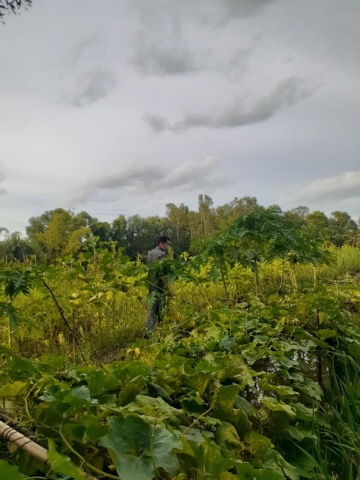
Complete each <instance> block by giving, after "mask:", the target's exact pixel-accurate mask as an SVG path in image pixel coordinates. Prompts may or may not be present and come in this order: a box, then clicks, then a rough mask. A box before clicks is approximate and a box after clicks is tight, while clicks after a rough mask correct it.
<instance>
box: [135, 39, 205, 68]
mask: <svg viewBox="0 0 360 480" xmlns="http://www.w3.org/2000/svg"><path fill="white" fill-rule="evenodd" d="M132 63H133V64H134V65H135V67H136V68H137V69H138V70H139V71H140V72H141V73H143V74H150V75H160V76H162V75H179V74H183V73H188V72H192V71H194V70H196V68H195V64H194V58H193V54H192V52H191V50H190V49H189V48H188V47H187V46H186V45H184V44H183V42H179V40H176V39H169V40H168V41H164V40H163V39H160V38H159V39H156V38H151V37H149V36H146V35H144V34H142V35H139V36H138V39H137V42H136V47H135V54H134V56H133V59H132Z"/></svg>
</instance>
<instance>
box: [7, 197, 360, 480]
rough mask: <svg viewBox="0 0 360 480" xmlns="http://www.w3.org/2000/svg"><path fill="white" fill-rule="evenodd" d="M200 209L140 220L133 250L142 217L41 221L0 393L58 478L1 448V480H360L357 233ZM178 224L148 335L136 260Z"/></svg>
mask: <svg viewBox="0 0 360 480" xmlns="http://www.w3.org/2000/svg"><path fill="white" fill-rule="evenodd" d="M199 200H200V202H199V211H198V212H190V211H189V210H188V209H187V208H186V207H184V206H181V207H175V206H168V215H167V217H166V218H163V219H161V218H157V217H156V220H155V219H141V218H140V217H137V220H138V223H136V222H130V226H131V225H134V224H136V225H138V226H139V230H137V232H138V235H135V234H134V230H133V238H134V239H135V238H136V237H137V236H138V238H142V239H143V241H144V240H145V239H147V240H148V238H149V237H147V235H150V234H149V232H150V231H151V235H152V237H151V239H150V240H149V241H148V243H147V245H146V246H145V243H141V242H139V243H138V244H137V246H136V249H135V250H134V251H133V252H132V253H131V256H130V257H129V256H127V255H126V254H125V253H126V248H129V246H130V243H131V242H130V240H131V236H130V234H127V233H126V232H130V231H131V229H130V228H129V223H128V222H129V221H130V219H128V220H126V221H125V219H123V220H124V222H120V221H119V222H116V221H114V223H113V224H112V225H105V227H106V228H104V230H101V229H100V225H97V228H98V231H97V232H98V235H96V234H95V231H94V230H92V228H95V225H96V222H95V223H94V219H92V220H90V219H89V218H88V219H87V220H88V223H87V224H86V223H84V222H83V223H81V221H80V218H81V217H82V218H85V217H86V214H84V213H82V214H78V215H75V214H73V213H71V212H65V211H63V210H56V211H54V212H47V213H46V214H44V215H43V216H42V217H40V218H37V219H31V220H30V227H29V228H28V239H26V240H24V242H26V245H27V246H29V247H30V246H31V248H32V249H33V250H32V251H29V252H26V253H25V254H24V255H23V256H22V257H21V258H20V259H19V260H16V259H15V258H14V257H11V256H10V255H9V256H6V255H5V257H6V259H5V257H4V262H3V264H2V266H1V269H0V288H1V298H0V313H1V320H0V321H1V323H0V340H1V344H2V346H1V350H0V358H1V361H0V377H1V387H0V397H1V398H2V401H3V409H4V411H5V410H6V415H8V416H10V417H12V418H13V419H15V420H16V421H17V422H19V423H20V424H21V425H22V426H23V427H26V428H27V429H28V430H30V431H31V432H33V434H34V435H35V437H36V439H37V441H38V442H39V443H41V444H42V445H44V446H45V447H46V448H48V449H49V459H50V461H49V463H50V467H49V466H44V465H42V464H40V463H39V462H38V461H36V460H34V459H33V458H31V457H30V456H29V455H28V454H27V453H25V452H24V451H14V449H13V448H11V447H9V445H7V444H6V443H5V441H3V442H0V458H2V459H0V479H4V480H5V479H6V480H11V479H13V480H19V479H25V478H33V479H35V478H43V477H45V476H47V478H50V479H55V478H62V479H65V478H68V479H69V478H75V479H80V478H85V477H84V472H88V473H89V474H91V475H92V476H93V477H95V478H115V479H118V478H120V479H124V480H130V479H131V480H134V479H139V480H142V479H144V480H145V479H148V480H151V479H153V478H157V479H163V480H165V479H177V480H185V479H191V480H205V479H214V480H215V479H218V480H232V479H236V478H239V479H244V480H253V479H258V480H281V479H292V480H297V479H306V478H310V479H326V480H327V479H329V480H330V479H339V480H340V479H341V480H343V479H348V480H351V479H354V480H355V479H357V478H359V472H360V435H359V420H360V419H359V401H360V393H359V392H360V388H359V387H360V385H359V383H360V381H359V380H360V375H359V373H360V367H359V357H360V327H359V320H360V315H359V311H360V289H359V275H360V249H359V247H358V243H357V242H358V228H357V225H356V223H355V222H353V221H352V220H351V219H350V217H349V216H348V215H347V214H345V213H343V212H334V214H333V215H332V218H330V219H327V217H326V216H325V215H323V214H320V212H318V213H316V212H314V213H316V215H315V218H314V213H313V214H311V213H309V212H308V211H307V210H306V209H304V208H302V209H297V210H296V211H292V212H282V211H281V210H280V209H279V208H278V207H270V208H263V207H260V206H258V205H256V201H252V202H250V200H251V199H247V200H246V201H245V200H244V199H242V200H237V201H234V202H232V203H231V204H228V205H227V206H223V207H218V208H217V209H214V208H212V205H211V199H209V197H200V199H199ZM252 200H254V199H252ZM250 203H252V204H251V206H249V204H250ZM205 204H206V206H205V207H204V205H205ZM245 204H246V205H247V206H248V207H249V208H248V209H245V206H244V205H245ZM240 206H241V208H242V210H241V208H240ZM237 208H238V209H237ZM171 212H172V213H173V214H174V212H175V213H177V214H179V217H177V216H176V217H175V218H176V219H177V220H178V223H176V221H175V219H174V216H172V217H171V216H170V213H171ZM180 214H181V215H182V216H181V215H180ZM190 214H191V215H190ZM311 216H312V217H311ZM309 217H310V218H309ZM195 218H196V221H195ZM54 219H55V220H54ZM190 219H192V222H193V223H191V222H190ZM311 219H312V220H311ZM320 219H321V221H320ZM325 219H326V220H325ZM66 220H67V221H68V223H67V227H68V228H67V229H65V228H64V229H63V230H62V238H63V240H64V242H63V243H62V244H61V245H60V244H59V243H56V239H60V238H61V235H60V234H59V230H57V228H55V227H56V226H59V225H64V223H62V222H65V223H66ZM170 220H171V221H170ZM317 221H318V222H317ZM186 222H188V223H186ZM97 223H98V222H97ZM335 224H336V225H337V227H336V228H335ZM74 225H76V228H75V227H73V226H74ZM114 225H118V227H119V225H123V226H124V229H123V230H122V232H123V233H122V234H121V235H122V236H121V235H119V237H118V238H116V237H115V236H114V231H115V230H114V228H115V227H114ZM150 225H153V230H151V229H150V227H149V229H148V230H147V229H146V228H145V227H146V226H150ZM340 225H341V227H340ZM140 226H141V228H140ZM59 228H60V227H59ZM176 228H178V230H176ZM85 229H89V230H85ZM105 231H106V232H108V233H107V234H109V236H108V237H107V238H106V237H102V236H101V232H105ZM119 231H121V229H120V227H119V230H118V232H119ZM169 231H170V232H171V235H172V238H173V244H174V247H175V248H174V250H176V251H175V252H174V253H175V254H174V255H173V256H171V258H167V259H165V260H163V261H160V262H157V263H156V264H154V265H152V266H151V267H150V269H154V270H156V271H157V272H158V273H159V274H160V275H163V276H165V277H166V278H167V280H168V301H167V305H166V314H165V320H164V323H163V324H161V325H159V327H158V328H157V330H156V331H155V332H154V335H153V336H152V337H151V339H149V340H145V339H144V338H143V327H144V321H145V316H146V309H147V288H146V287H147V275H148V273H149V272H148V270H149V268H148V267H146V266H145V265H144V264H143V262H142V261H141V258H140V257H138V256H137V255H138V254H140V255H141V254H142V253H143V252H144V251H146V250H147V249H148V248H149V244H150V246H151V244H152V243H153V242H154V240H155V239H156V237H157V235H158V234H160V233H168V232H169ZM56 232H57V233H58V235H56V234H55V233H56ZM64 232H66V234H67V236H64ZM80 232H81V234H80ZM144 232H145V233H144ZM126 235H129V236H128V237H127V236H126ZM9 240H11V238H8V239H6V240H4V242H3V243H6V242H8V241H9ZM121 241H123V242H124V243H121ZM127 241H128V242H129V244H127V243H126V242H127ZM36 242H38V243H36ZM181 242H183V243H181ZM190 242H191V246H189V245H190ZM70 245H73V246H74V248H73V249H72V248H70ZM75 245H76V247H77V248H75ZM182 245H183V246H182ZM185 246H186V248H185ZM120 247H123V248H120ZM36 249H37V250H36ZM178 252H184V253H182V254H181V255H179V254H178ZM127 253H129V252H127ZM150 273H152V272H150ZM4 411H3V414H4V413H5V412H4Z"/></svg>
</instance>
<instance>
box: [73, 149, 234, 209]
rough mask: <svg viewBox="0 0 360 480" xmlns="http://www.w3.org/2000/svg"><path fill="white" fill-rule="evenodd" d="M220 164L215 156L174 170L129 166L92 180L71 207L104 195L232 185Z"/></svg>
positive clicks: (83, 188) (196, 190)
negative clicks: (218, 168)
mask: <svg viewBox="0 0 360 480" xmlns="http://www.w3.org/2000/svg"><path fill="white" fill-rule="evenodd" d="M216 169H217V162H216V161H215V160H214V159H213V158H212V157H207V158H205V159H204V160H202V161H196V162H195V161H193V160H187V161H185V162H184V163H182V164H181V165H180V166H178V167H177V168H175V169H174V170H171V168H170V167H167V168H164V167H163V166H160V165H157V164H151V165H146V166H144V165H127V166H125V167H123V168H121V169H120V170H119V171H118V172H115V173H114V174H111V175H104V176H102V177H97V178H96V179H90V180H89V181H88V182H86V183H85V184H84V185H83V186H82V187H81V188H80V189H78V190H77V192H75V193H73V194H72V195H71V197H70V199H68V202H70V204H71V205H78V204H82V203H86V202H87V201H89V200H90V199H92V198H94V197H95V196H97V195H98V194H99V193H100V192H103V193H104V192H108V193H109V192H111V191H112V192H113V193H114V194H116V195H119V194H125V193H126V195H131V194H134V195H139V194H143V193H150V192H151V191H154V192H155V191H156V192H165V191H166V190H171V191H174V190H179V191H188V190H194V191H195V192H198V191H199V189H200V190H201V189H205V188H210V187H211V188H218V187H219V186H222V185H224V184H225V183H228V182H229V180H228V179H226V178H225V176H221V174H219V173H218V172H217V170H216Z"/></svg>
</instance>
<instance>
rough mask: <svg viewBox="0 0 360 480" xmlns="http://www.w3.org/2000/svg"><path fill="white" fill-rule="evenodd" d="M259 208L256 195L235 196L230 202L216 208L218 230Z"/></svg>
mask: <svg viewBox="0 0 360 480" xmlns="http://www.w3.org/2000/svg"><path fill="white" fill-rule="evenodd" d="M257 208H259V204H258V202H257V199H256V197H249V196H245V197H242V198H238V197H235V198H234V199H233V200H232V201H231V202H229V203H225V204H224V205H220V206H219V207H217V208H216V217H217V225H218V228H219V230H222V229H223V228H226V227H227V226H229V225H231V224H232V223H233V222H234V221H235V220H236V219H238V218H240V217H242V216H243V215H248V214H249V213H251V212H253V211H254V210H255V209H257Z"/></svg>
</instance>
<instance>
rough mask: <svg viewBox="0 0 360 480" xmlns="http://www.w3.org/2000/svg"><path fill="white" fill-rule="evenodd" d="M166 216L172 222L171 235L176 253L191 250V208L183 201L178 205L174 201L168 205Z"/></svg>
mask: <svg viewBox="0 0 360 480" xmlns="http://www.w3.org/2000/svg"><path fill="white" fill-rule="evenodd" d="M166 216H167V218H168V220H169V223H170V230H169V233H168V234H169V236H170V237H171V246H172V248H173V250H174V253H175V255H178V254H180V253H182V252H186V251H188V250H189V246H190V230H189V208H188V207H186V206H185V205H184V204H183V203H181V204H180V205H179V206H178V207H177V206H176V205H174V204H173V203H168V204H167V205H166Z"/></svg>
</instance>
